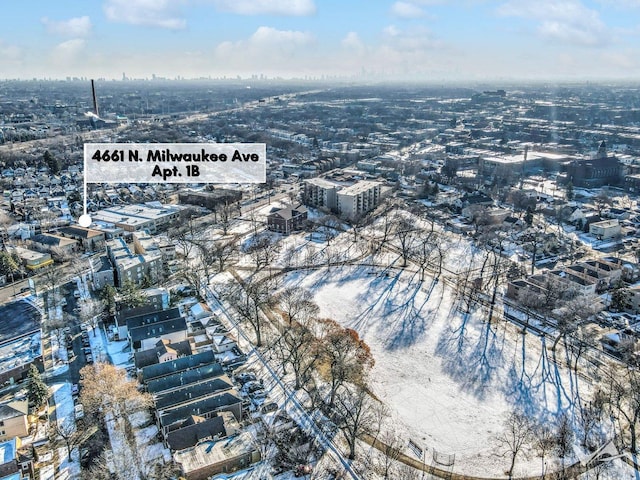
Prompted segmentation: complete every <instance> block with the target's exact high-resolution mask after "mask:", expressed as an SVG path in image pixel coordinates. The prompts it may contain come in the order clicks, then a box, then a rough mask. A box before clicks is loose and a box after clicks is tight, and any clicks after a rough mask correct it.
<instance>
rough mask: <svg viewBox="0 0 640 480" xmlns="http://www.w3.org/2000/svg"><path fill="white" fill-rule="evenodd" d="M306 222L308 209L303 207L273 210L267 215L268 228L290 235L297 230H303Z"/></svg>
mask: <svg viewBox="0 0 640 480" xmlns="http://www.w3.org/2000/svg"><path fill="white" fill-rule="evenodd" d="M306 220H307V209H306V208H305V207H304V206H302V205H298V206H297V207H294V206H288V207H284V208H273V209H271V212H270V213H269V215H267V228H269V230H272V231H274V232H278V233H283V234H285V235H289V234H290V233H291V232H294V231H296V230H302V228H303V226H304V223H305V222H306Z"/></svg>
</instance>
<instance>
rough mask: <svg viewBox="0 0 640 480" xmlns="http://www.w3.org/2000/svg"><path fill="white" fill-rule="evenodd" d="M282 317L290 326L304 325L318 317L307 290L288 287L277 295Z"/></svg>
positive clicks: (317, 309)
mask: <svg viewBox="0 0 640 480" xmlns="http://www.w3.org/2000/svg"><path fill="white" fill-rule="evenodd" d="M278 301H279V303H280V308H281V309H282V316H283V318H284V320H285V321H287V322H288V323H289V325H291V324H292V323H293V322H298V323H301V324H303V325H304V324H306V322H307V320H309V319H311V318H314V317H316V316H317V315H318V313H319V311H320V309H319V308H318V305H317V304H316V303H315V302H314V301H313V295H312V294H311V292H310V291H309V290H306V289H304V288H301V287H288V288H286V289H284V290H283V291H282V292H281V293H280V294H279V295H278Z"/></svg>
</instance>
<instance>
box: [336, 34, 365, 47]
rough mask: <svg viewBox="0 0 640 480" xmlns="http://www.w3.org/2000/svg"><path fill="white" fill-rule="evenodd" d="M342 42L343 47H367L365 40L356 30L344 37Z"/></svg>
mask: <svg viewBox="0 0 640 480" xmlns="http://www.w3.org/2000/svg"><path fill="white" fill-rule="evenodd" d="M340 43H341V44H342V47H343V48H346V49H348V50H356V51H359V50H363V49H364V48H365V46H364V42H363V41H362V40H361V39H360V36H359V35H358V34H357V33H356V32H349V33H347V35H346V36H345V37H344V38H343V39H342V42H340Z"/></svg>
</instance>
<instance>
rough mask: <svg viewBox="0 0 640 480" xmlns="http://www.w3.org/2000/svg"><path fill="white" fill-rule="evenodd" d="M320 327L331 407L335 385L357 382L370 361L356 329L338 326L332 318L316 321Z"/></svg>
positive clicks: (366, 370) (371, 361) (372, 361)
mask: <svg viewBox="0 0 640 480" xmlns="http://www.w3.org/2000/svg"><path fill="white" fill-rule="evenodd" d="M320 322H321V324H322V328H323V330H324V335H323V337H322V343H323V347H324V359H323V363H324V364H325V365H326V370H327V375H328V377H329V386H330V394H329V403H328V405H329V407H333V405H334V402H335V398H336V394H337V391H338V389H339V388H340V387H341V386H342V385H344V384H345V383H347V382H349V383H354V384H359V383H361V382H362V381H363V380H364V378H365V377H366V376H367V374H368V372H369V371H370V370H371V368H372V367H373V364H374V360H373V355H372V354H371V350H370V349H369V346H368V345H367V344H366V343H365V342H364V341H363V340H361V339H360V337H359V336H358V332H356V331H355V330H352V329H350V328H343V327H341V326H340V325H339V324H338V323H337V322H336V321H335V320H331V319H324V320H321V321H320Z"/></svg>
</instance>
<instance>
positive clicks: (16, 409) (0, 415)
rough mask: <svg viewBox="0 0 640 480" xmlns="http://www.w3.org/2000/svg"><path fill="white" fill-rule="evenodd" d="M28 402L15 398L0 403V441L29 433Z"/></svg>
mask: <svg viewBox="0 0 640 480" xmlns="http://www.w3.org/2000/svg"><path fill="white" fill-rule="evenodd" d="M28 414H29V402H28V401H27V400H15V401H12V402H8V403H5V404H3V405H0V442H4V441H6V440H9V439H11V438H13V437H24V436H26V435H28V434H29V422H28V419H27V416H28Z"/></svg>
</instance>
